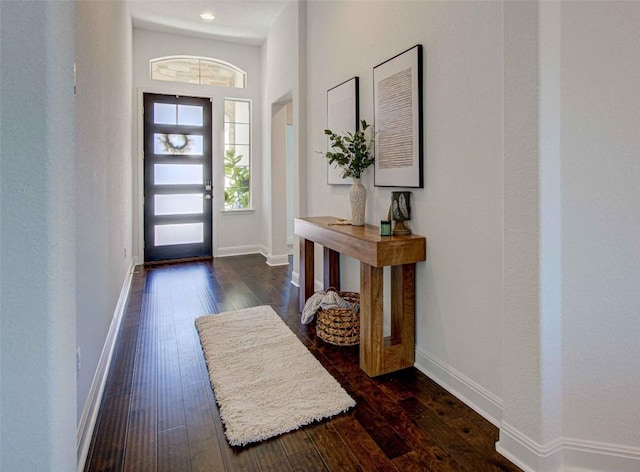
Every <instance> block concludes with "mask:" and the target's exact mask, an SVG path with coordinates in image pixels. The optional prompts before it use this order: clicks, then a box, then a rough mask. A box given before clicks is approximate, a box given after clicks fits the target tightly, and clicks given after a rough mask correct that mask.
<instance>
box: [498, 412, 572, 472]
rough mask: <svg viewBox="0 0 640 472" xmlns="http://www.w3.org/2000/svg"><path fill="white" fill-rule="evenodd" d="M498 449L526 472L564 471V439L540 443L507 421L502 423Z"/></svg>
mask: <svg viewBox="0 0 640 472" xmlns="http://www.w3.org/2000/svg"><path fill="white" fill-rule="evenodd" d="M496 450H497V451H498V452H499V453H500V454H502V455H503V456H504V457H506V458H507V459H509V460H510V461H511V462H513V463H514V464H515V465H517V466H518V467H520V468H521V469H522V470H524V472H542V471H546V472H552V471H558V472H559V471H562V470H564V469H563V458H562V439H561V438H558V439H557V440H555V441H552V442H550V443H548V444H544V445H542V444H538V443H536V442H535V441H532V440H531V439H530V438H528V437H527V436H525V435H524V434H522V433H520V431H518V430H517V429H515V428H514V427H512V426H511V425H510V424H508V423H507V422H505V421H503V422H502V424H501V425H500V441H498V442H497V443H496Z"/></svg>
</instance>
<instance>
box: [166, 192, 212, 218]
mask: <svg viewBox="0 0 640 472" xmlns="http://www.w3.org/2000/svg"><path fill="white" fill-rule="evenodd" d="M203 202H204V198H203V194H201V193H190V194H172V195H155V199H154V203H155V214H156V215H190V214H201V213H202V212H203Z"/></svg>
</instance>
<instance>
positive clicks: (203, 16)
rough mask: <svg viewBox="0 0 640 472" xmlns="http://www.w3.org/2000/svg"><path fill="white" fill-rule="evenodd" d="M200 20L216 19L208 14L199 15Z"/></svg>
mask: <svg viewBox="0 0 640 472" xmlns="http://www.w3.org/2000/svg"><path fill="white" fill-rule="evenodd" d="M200 18H202V19H203V20H204V21H213V20H215V19H216V17H215V16H213V14H212V13H210V12H205V13H200Z"/></svg>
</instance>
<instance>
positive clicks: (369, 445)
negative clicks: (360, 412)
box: [331, 415, 408, 472]
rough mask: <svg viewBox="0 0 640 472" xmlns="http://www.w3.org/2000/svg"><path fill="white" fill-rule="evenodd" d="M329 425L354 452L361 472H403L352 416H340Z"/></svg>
mask: <svg viewBox="0 0 640 472" xmlns="http://www.w3.org/2000/svg"><path fill="white" fill-rule="evenodd" d="M331 425H332V426H333V429H335V430H336V432H337V433H338V435H339V436H340V438H341V439H342V441H343V442H344V443H345V444H346V445H347V447H348V448H349V449H350V450H351V451H353V452H354V456H355V457H356V460H357V461H358V464H359V465H360V467H361V468H362V469H363V470H377V471H380V472H403V471H398V469H397V468H396V467H395V466H394V465H393V463H392V462H391V461H390V460H389V457H388V456H387V455H386V454H385V453H384V451H382V450H381V449H380V447H378V444H376V441H375V440H374V439H373V438H372V437H371V436H369V434H368V433H367V431H366V430H365V429H364V428H363V427H362V425H361V424H360V422H358V420H356V418H355V416H354V415H342V416H341V417H339V418H337V419H335V420H333V421H332V422H331ZM407 452H408V451H407ZM395 457H398V456H395Z"/></svg>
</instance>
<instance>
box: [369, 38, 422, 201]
mask: <svg viewBox="0 0 640 472" xmlns="http://www.w3.org/2000/svg"><path fill="white" fill-rule="evenodd" d="M422 62H423V60H422V45H421V44H417V45H416V46H413V47H412V48H409V49H407V50H406V51H403V52H401V53H400V54H398V55H396V56H394V57H392V58H391V59H388V60H386V61H384V62H383V63H381V64H378V65H377V66H375V67H374V68H373V103H374V122H375V131H376V136H375V163H374V185H375V186H376V187H408V188H424V175H423V153H424V140H423V129H422V122H423V117H422V114H423V110H422V108H423V107H422V102H423V100H422V80H423V71H422Z"/></svg>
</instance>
